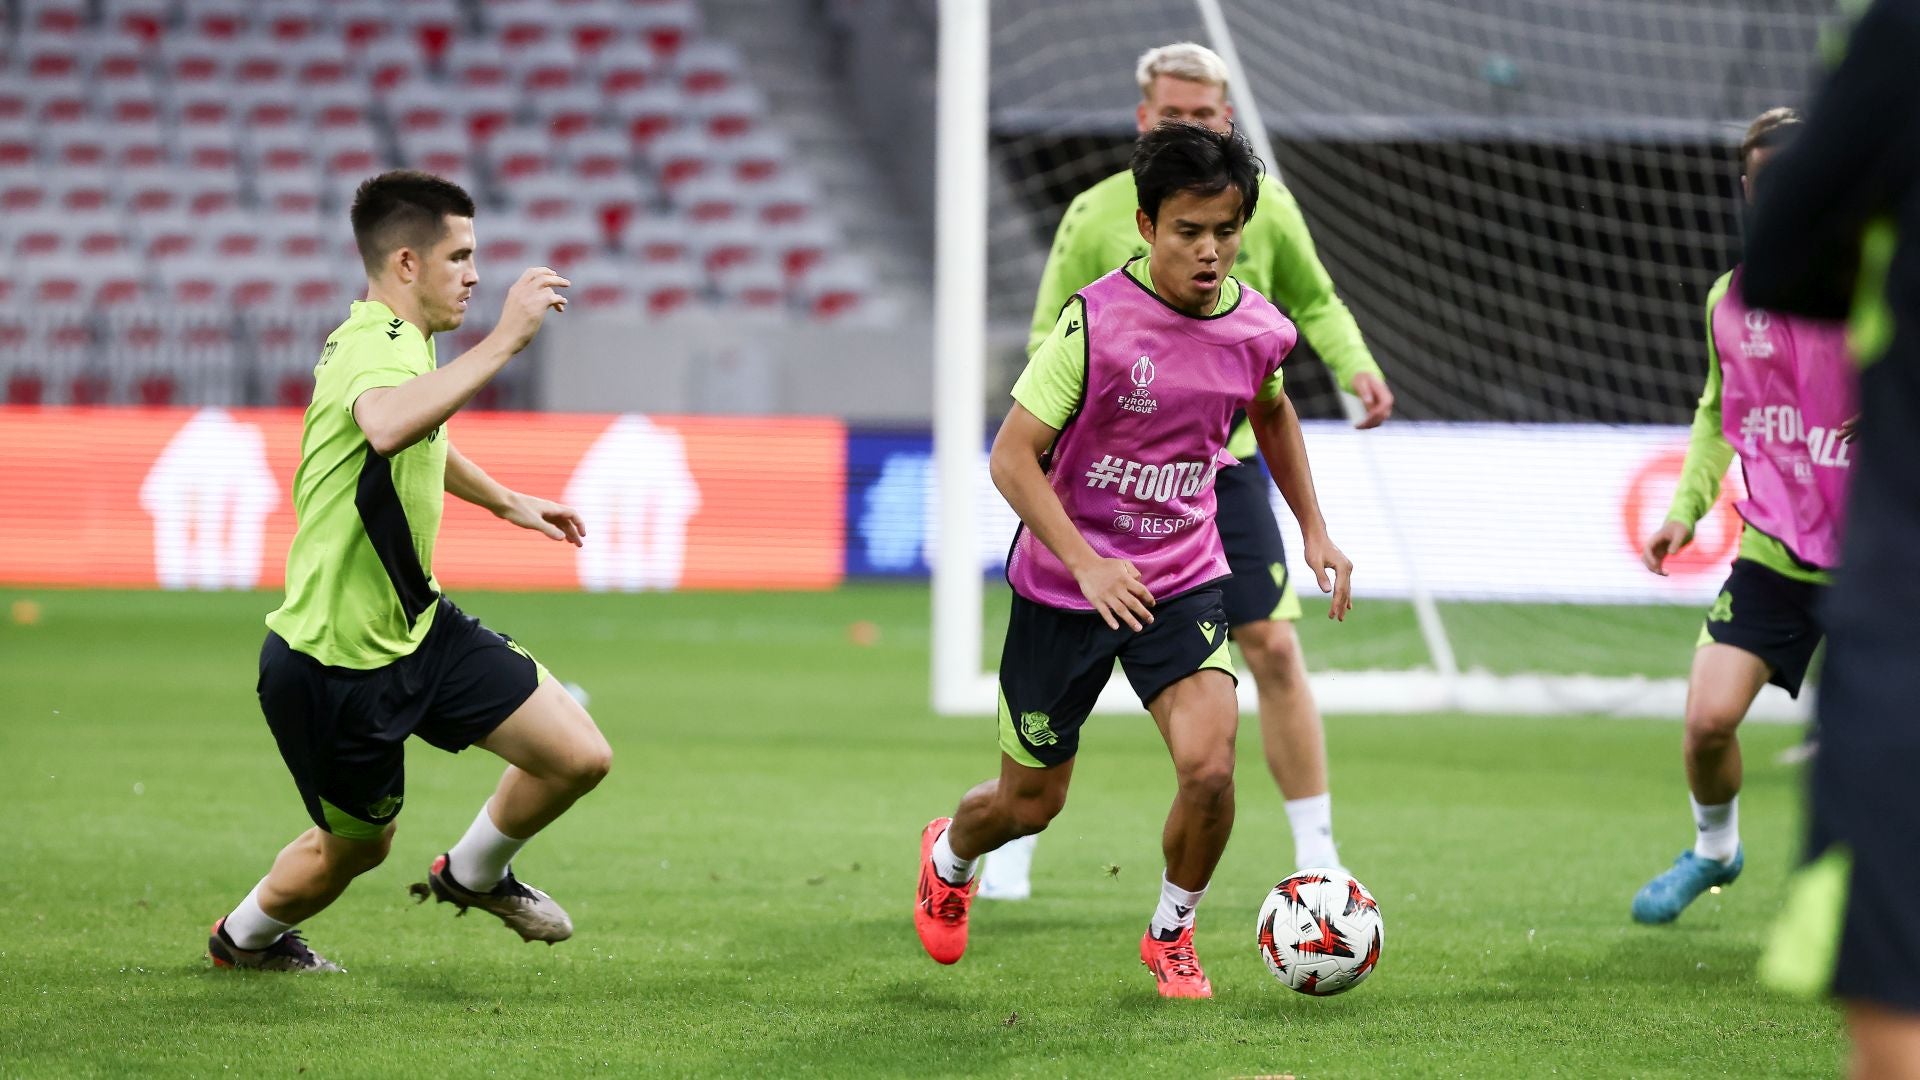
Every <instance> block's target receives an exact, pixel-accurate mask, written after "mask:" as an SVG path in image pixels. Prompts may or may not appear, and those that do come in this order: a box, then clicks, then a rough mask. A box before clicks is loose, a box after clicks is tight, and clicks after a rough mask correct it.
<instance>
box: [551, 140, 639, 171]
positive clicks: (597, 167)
mask: <svg viewBox="0 0 1920 1080" xmlns="http://www.w3.org/2000/svg"><path fill="white" fill-rule="evenodd" d="M559 149H560V154H561V157H562V159H563V160H564V161H565V162H566V166H567V168H568V169H569V170H570V171H571V172H572V173H573V174H574V175H575V176H584V177H601V176H620V175H624V174H626V173H627V172H630V171H631V170H632V168H633V146H632V144H631V143H629V142H628V141H627V140H626V138H625V137H624V136H622V135H621V134H620V133H619V132H617V131H608V130H605V129H595V130H589V131H585V132H582V133H581V134H579V135H576V136H574V137H572V138H570V139H566V140H564V141H562V142H561V143H560V144H559Z"/></svg>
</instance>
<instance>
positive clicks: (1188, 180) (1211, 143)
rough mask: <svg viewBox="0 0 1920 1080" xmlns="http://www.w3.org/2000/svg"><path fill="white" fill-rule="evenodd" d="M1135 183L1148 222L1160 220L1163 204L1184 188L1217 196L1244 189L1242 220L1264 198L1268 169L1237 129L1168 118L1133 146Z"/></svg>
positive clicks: (1251, 213) (1198, 193) (1249, 216)
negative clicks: (1264, 177) (1262, 189)
mask: <svg viewBox="0 0 1920 1080" xmlns="http://www.w3.org/2000/svg"><path fill="white" fill-rule="evenodd" d="M1132 164H1133V187H1134V191H1135V192H1136V193H1137V194H1138V195H1139V198H1140V209H1142V210H1144V211H1146V213H1147V218H1148V220H1152V221H1157V220H1159V218H1160V204H1161V203H1163V202H1165V201H1166V200H1167V199H1168V198H1169V197H1170V196H1172V195H1174V194H1175V193H1177V192H1181V191H1191V192H1193V193H1194V194H1196V195H1218V194H1220V193H1221V192H1223V191H1225V190H1227V189H1228V188H1230V187H1233V188H1239V189H1240V221H1241V222H1242V223H1243V224H1244V223H1245V222H1246V221H1248V220H1249V219H1251V218H1252V217H1253V208H1254V204H1255V203H1257V202H1259V201H1260V177H1261V176H1262V175H1264V174H1265V172H1266V167H1265V166H1263V165H1261V164H1260V158H1259V157H1258V156H1256V155H1255V154H1254V152H1253V146H1252V145H1251V144H1249V143H1248V142H1247V137H1246V136H1245V135H1242V134H1240V129H1239V128H1232V127H1230V128H1228V129H1227V130H1226V131H1224V132H1221V131H1215V130H1213V129H1212V128H1209V127H1204V126H1202V125H1200V124H1193V123H1188V122H1186V121H1184V120H1168V121H1166V122H1164V123H1162V124H1160V125H1159V126H1158V127H1156V128H1154V129H1153V130H1152V131H1149V132H1147V133H1146V134H1145V135H1142V136H1140V141H1139V142H1137V143H1135V144H1134V146H1133V163H1132Z"/></svg>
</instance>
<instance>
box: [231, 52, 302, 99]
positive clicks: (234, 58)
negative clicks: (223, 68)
mask: <svg viewBox="0 0 1920 1080" xmlns="http://www.w3.org/2000/svg"><path fill="white" fill-rule="evenodd" d="M229 48H230V49H231V52H230V55H229V59H228V61H227V78H228V80H229V81H231V82H232V83H233V84H234V88H235V90H236V91H237V92H239V93H243V94H244V93H247V92H248V91H249V90H250V89H251V88H252V87H255V86H258V85H260V84H262V83H283V82H289V81H291V80H292V79H293V69H292V68H291V67H289V66H288V63H287V48H286V46H284V45H282V44H280V43H279V42H276V41H263V40H260V39H258V38H254V39H249V40H247V41H239V42H234V43H233V44H232V45H231V46H229Z"/></svg>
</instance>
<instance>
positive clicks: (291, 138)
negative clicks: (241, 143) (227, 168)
mask: <svg viewBox="0 0 1920 1080" xmlns="http://www.w3.org/2000/svg"><path fill="white" fill-rule="evenodd" d="M246 148H247V154H246V157H247V167H248V168H249V169H251V170H252V171H253V173H254V174H255V176H256V178H257V177H258V176H260V175H261V174H265V173H284V172H309V173H310V172H313V171H315V170H316V169H318V168H319V167H320V164H319V159H318V157H317V156H316V152H315V148H314V140H313V137H312V136H311V135H309V134H307V133H306V132H303V131H300V130H299V129H297V128H272V129H268V130H265V131H252V132H248V133H247V144H246Z"/></svg>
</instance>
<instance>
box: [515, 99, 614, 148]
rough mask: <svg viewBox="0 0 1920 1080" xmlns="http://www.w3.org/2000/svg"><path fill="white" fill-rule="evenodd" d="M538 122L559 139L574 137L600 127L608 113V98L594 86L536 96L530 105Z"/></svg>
mask: <svg viewBox="0 0 1920 1080" xmlns="http://www.w3.org/2000/svg"><path fill="white" fill-rule="evenodd" d="M528 105H529V107H530V108H531V110H532V112H533V115H534V118H535V120H536V122H537V123H539V124H540V125H541V126H542V127H545V128H546V129H547V130H548V131H549V132H551V133H552V134H553V135H554V136H555V137H556V138H562V139H566V138H571V137H573V136H575V135H578V134H580V133H582V132H587V131H592V130H594V129H595V128H597V127H599V125H600V119H601V116H602V114H603V113H604V112H605V109H604V107H603V106H604V99H603V98H602V97H601V95H600V92H599V91H598V90H595V89H594V88H593V87H591V86H576V87H574V88H572V89H570V90H550V91H547V92H546V93H541V94H536V95H533V96H532V98H531V99H530V100H529V102H528Z"/></svg>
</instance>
